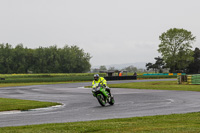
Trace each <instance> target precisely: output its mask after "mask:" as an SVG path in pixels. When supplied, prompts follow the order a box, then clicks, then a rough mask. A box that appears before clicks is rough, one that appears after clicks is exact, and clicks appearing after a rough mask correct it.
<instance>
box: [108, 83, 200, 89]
mask: <svg viewBox="0 0 200 133" xmlns="http://www.w3.org/2000/svg"><path fill="white" fill-rule="evenodd" d="M109 87H110V88H132V89H153V90H183V91H200V85H188V84H181V85H179V84H177V81H152V82H134V83H121V84H109Z"/></svg>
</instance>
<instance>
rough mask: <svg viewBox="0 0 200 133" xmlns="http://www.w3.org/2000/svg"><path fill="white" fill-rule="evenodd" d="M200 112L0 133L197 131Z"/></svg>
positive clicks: (26, 127) (47, 126)
mask: <svg viewBox="0 0 200 133" xmlns="http://www.w3.org/2000/svg"><path fill="white" fill-rule="evenodd" d="M199 118H200V113H188V114H172V115H159V116H146V117H133V118H123V119H109V120H98V121H88V122H70V123H58V124H42V125H31V126H19V127H3V128H0V132H3V133H39V132H42V133H79V132H80V133H86V132H98V133H105V132H111V133H113V132H114V133H133V132H139V133H147V132H154V133H161V132H162V133H172V132H173V133H188V132H190V133H197V132H199V131H200V122H199Z"/></svg>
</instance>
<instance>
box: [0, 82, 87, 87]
mask: <svg viewBox="0 0 200 133" xmlns="http://www.w3.org/2000/svg"><path fill="white" fill-rule="evenodd" d="M82 82H88V81H82ZM67 83H80V81H66V82H32V83H1V84H0V87H15V86H30V85H48V84H67Z"/></svg>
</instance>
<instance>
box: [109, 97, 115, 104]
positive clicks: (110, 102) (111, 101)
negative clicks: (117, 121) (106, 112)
mask: <svg viewBox="0 0 200 133" xmlns="http://www.w3.org/2000/svg"><path fill="white" fill-rule="evenodd" d="M108 103H109V104H110V105H113V104H114V103H115V99H114V97H113V96H111V98H110V101H109V102H108Z"/></svg>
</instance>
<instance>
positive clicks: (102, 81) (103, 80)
mask: <svg viewBox="0 0 200 133" xmlns="http://www.w3.org/2000/svg"><path fill="white" fill-rule="evenodd" d="M98 83H100V85H102V86H104V88H105V89H106V91H108V92H109V94H110V96H111V91H110V88H109V87H108V86H107V81H106V80H105V79H104V78H103V77H99V80H98V81H95V80H93V82H92V86H94V85H95V84H98Z"/></svg>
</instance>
